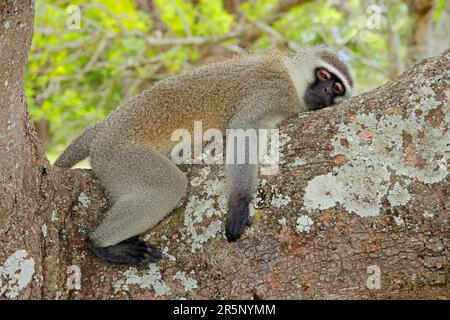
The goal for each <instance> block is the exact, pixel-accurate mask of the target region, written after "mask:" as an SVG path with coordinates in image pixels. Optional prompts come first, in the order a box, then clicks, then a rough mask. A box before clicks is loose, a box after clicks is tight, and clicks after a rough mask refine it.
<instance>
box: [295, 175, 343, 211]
mask: <svg viewBox="0 0 450 320" xmlns="http://www.w3.org/2000/svg"><path fill="white" fill-rule="evenodd" d="M343 187H344V186H343V184H342V183H341V182H339V181H338V180H337V179H336V177H335V176H333V175H332V174H330V173H329V174H325V175H321V176H317V177H315V178H313V179H312V180H311V181H309V182H308V185H307V186H306V188H305V196H304V199H303V200H304V205H305V207H307V208H309V209H321V210H324V209H328V208H331V207H334V206H335V205H336V204H337V203H338V202H342V201H343V194H342V189H343Z"/></svg>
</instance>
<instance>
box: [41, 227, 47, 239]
mask: <svg viewBox="0 0 450 320" xmlns="http://www.w3.org/2000/svg"><path fill="white" fill-rule="evenodd" d="M41 232H42V236H43V237H44V238H46V237H47V235H48V228H47V225H46V224H45V223H44V224H43V225H42V226H41Z"/></svg>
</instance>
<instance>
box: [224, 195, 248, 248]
mask: <svg viewBox="0 0 450 320" xmlns="http://www.w3.org/2000/svg"><path fill="white" fill-rule="evenodd" d="M248 204H249V202H248V201H244V200H241V201H239V202H238V203H237V204H236V205H234V206H233V207H231V208H230V210H229V211H228V214H227V221H226V224H225V235H226V237H227V239H228V241H230V242H232V241H236V240H238V239H239V238H240V237H241V235H242V234H243V233H244V230H245V228H246V227H247V226H250V225H251V219H250V216H249V209H248Z"/></svg>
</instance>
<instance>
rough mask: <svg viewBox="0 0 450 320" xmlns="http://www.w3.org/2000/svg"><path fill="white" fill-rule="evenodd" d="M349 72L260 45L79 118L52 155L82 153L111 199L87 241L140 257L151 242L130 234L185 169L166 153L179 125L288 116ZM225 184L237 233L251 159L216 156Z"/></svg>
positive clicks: (309, 53) (339, 95)
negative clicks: (85, 123) (97, 116)
mask: <svg viewBox="0 0 450 320" xmlns="http://www.w3.org/2000/svg"><path fill="white" fill-rule="evenodd" d="M352 89H353V78H352V76H351V75H350V72H349V69H348V68H347V66H346V65H345V64H344V63H343V62H342V61H341V60H339V59H338V58H337V56H335V55H334V54H332V53H330V52H328V51H326V50H324V49H320V48H306V49H302V50H301V51H300V52H298V53H291V52H289V53H286V52H283V53H282V52H279V51H273V50H269V51H266V52H262V53H257V54H248V55H242V56H238V57H235V58H232V59H228V60H225V61H222V62H218V63H213V64H209V65H205V66H201V67H199V68H197V69H195V70H193V71H189V72H185V73H182V74H179V75H177V76H174V77H170V78H168V79H166V80H163V81H160V82H158V83H157V84H155V85H154V86H153V87H152V88H150V89H148V90H145V91H144V92H142V93H141V94H139V95H137V96H134V97H132V98H130V99H128V100H127V101H125V102H124V103H123V104H122V105H120V106H119V107H118V108H117V109H116V110H115V111H113V112H111V113H110V114H109V115H108V116H107V117H106V118H105V119H104V120H102V121H99V122H97V123H94V124H92V125H90V126H89V127H87V128H86V129H85V130H84V131H83V132H82V133H81V135H80V136H78V137H77V138H76V139H75V140H74V141H73V142H72V143H71V144H70V145H69V147H68V148H67V150H65V151H64V153H63V154H62V155H61V156H60V157H59V158H58V160H56V162H55V165H56V166H58V167H62V168H70V167H72V166H73V165H75V164H76V163H77V162H79V161H81V160H83V159H85V158H86V157H88V156H90V157H91V158H90V160H91V166H92V169H93V171H94V172H95V175H96V176H97V177H98V178H99V180H100V182H101V184H102V185H103V186H104V188H105V189H106V191H107V194H108V196H109V199H110V201H111V204H112V206H111V209H110V210H109V212H108V213H107V216H106V218H105V219H104V221H102V222H101V223H100V225H99V226H98V228H97V229H96V230H95V231H94V232H93V233H92V234H90V236H89V240H88V243H89V247H90V248H91V249H92V251H93V252H94V253H95V254H96V255H97V256H98V257H100V258H102V259H104V260H107V261H109V262H113V263H126V264H134V265H144V264H147V263H149V262H155V261H157V260H158V259H159V258H160V257H161V252H160V251H159V250H158V249H157V248H156V247H155V246H153V245H150V244H149V243H147V242H146V241H143V240H140V238H139V234H141V233H143V232H145V231H147V230H149V229H151V228H152V227H153V226H155V225H156V224H157V223H158V222H159V221H161V220H162V219H163V218H164V217H165V216H167V215H168V214H169V213H170V212H171V211H172V210H173V209H174V208H175V207H176V206H177V204H178V203H179V201H180V200H181V198H182V197H183V195H184V194H185V192H186V189H187V178H186V176H185V174H184V173H183V172H182V171H181V170H180V169H179V168H178V167H177V166H176V165H175V164H174V163H173V162H172V161H171V160H170V158H169V154H170V151H171V149H172V148H173V147H174V145H175V144H176V142H174V141H172V140H171V134H172V132H173V131H174V130H176V129H179V128H192V127H193V123H194V121H202V124H203V127H204V128H205V127H208V128H217V129H219V130H221V131H222V132H226V129H249V128H252V129H260V128H261V129H272V128H276V126H277V125H278V124H279V123H280V122H281V121H283V120H285V119H287V118H288V117H290V116H292V115H295V114H298V113H301V112H307V111H311V110H318V109H321V108H324V107H327V106H329V105H331V104H333V103H335V102H338V101H341V100H343V99H345V98H347V97H349V96H350V95H351V92H352ZM226 172H227V183H228V190H229V198H228V214H227V217H226V225H225V234H226V237H227V239H228V240H229V241H234V240H237V239H238V238H239V237H240V236H241V235H242V233H243V232H244V229H245V227H246V226H247V224H248V222H249V203H250V201H251V199H252V195H253V192H254V189H255V181H256V178H257V173H258V166H257V165H255V164H228V165H226Z"/></svg>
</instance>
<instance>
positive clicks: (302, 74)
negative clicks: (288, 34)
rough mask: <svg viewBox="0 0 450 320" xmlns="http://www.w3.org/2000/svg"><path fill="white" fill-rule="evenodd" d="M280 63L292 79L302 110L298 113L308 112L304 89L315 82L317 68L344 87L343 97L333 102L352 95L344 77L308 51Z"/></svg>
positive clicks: (286, 57) (284, 59) (286, 58)
mask: <svg viewBox="0 0 450 320" xmlns="http://www.w3.org/2000/svg"><path fill="white" fill-rule="evenodd" d="M282 62H283V64H284V66H285V67H286V69H287V71H288V73H289V75H290V77H291V79H292V83H293V84H294V87H295V90H296V91H297V95H298V98H299V100H300V105H301V107H302V110H300V111H308V110H307V109H306V103H305V100H304V97H305V93H306V89H307V88H308V87H309V86H310V85H311V84H312V83H313V82H314V81H315V70H316V69H317V68H325V69H327V70H328V71H329V72H331V73H333V74H334V75H336V77H338V78H339V79H340V80H341V81H342V84H343V85H344V87H345V95H344V96H342V97H337V98H335V102H339V101H342V100H344V99H346V98H349V97H350V96H351V95H352V87H351V86H350V84H349V83H348V81H347V79H346V78H345V77H344V75H343V74H342V73H341V72H340V71H339V70H338V69H336V68H335V67H334V66H333V65H331V64H329V63H327V62H325V61H323V60H321V59H320V58H319V57H317V56H316V55H314V53H312V52H311V51H310V50H304V51H301V52H299V53H298V54H296V55H295V56H294V57H288V56H285V57H283V59H282Z"/></svg>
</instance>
